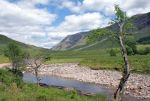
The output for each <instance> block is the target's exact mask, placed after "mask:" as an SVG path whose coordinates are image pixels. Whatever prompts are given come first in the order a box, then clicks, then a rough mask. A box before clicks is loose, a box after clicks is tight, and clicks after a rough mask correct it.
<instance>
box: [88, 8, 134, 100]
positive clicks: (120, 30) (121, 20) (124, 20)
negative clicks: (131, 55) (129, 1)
mask: <svg viewBox="0 0 150 101" xmlns="http://www.w3.org/2000/svg"><path fill="white" fill-rule="evenodd" d="M110 24H111V25H115V26H117V29H116V30H115V31H114V30H111V29H112V28H110V27H107V28H102V29H100V31H99V32H96V30H94V31H92V33H91V35H90V36H89V38H88V40H89V41H90V42H93V41H97V40H101V39H102V38H104V37H106V36H107V38H109V39H111V38H115V39H116V40H117V41H118V43H119V46H120V50H121V56H122V59H123V63H124V64H123V75H122V78H121V80H120V83H119V85H118V88H117V90H116V92H115V93H114V99H116V100H117V101H121V97H122V95H123V93H124V88H125V85H126V82H127V81H128V78H129V76H130V65H129V60H128V55H127V49H126V47H125V36H126V34H129V33H130V29H133V28H134V27H133V25H132V23H131V22H130V21H129V19H128V17H127V16H126V13H125V12H124V11H122V10H121V9H120V7H119V6H118V5H115V18H114V19H113V20H112V21H111V23H110Z"/></svg>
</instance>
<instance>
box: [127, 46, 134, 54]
mask: <svg viewBox="0 0 150 101" xmlns="http://www.w3.org/2000/svg"><path fill="white" fill-rule="evenodd" d="M126 49H127V54H128V55H134V51H133V49H132V48H131V47H130V46H127V45H126Z"/></svg>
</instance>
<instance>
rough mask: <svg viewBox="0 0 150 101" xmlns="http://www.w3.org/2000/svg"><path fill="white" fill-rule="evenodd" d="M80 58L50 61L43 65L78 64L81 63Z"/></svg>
mask: <svg viewBox="0 0 150 101" xmlns="http://www.w3.org/2000/svg"><path fill="white" fill-rule="evenodd" d="M82 60H83V59H81V58H75V59H73V58H70V59H51V60H50V61H46V62H45V64H56V63H78V62H80V61H82Z"/></svg>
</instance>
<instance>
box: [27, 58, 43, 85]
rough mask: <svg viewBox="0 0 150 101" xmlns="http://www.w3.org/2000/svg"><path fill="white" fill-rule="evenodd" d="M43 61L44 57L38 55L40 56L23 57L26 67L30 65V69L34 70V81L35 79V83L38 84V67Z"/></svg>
mask: <svg viewBox="0 0 150 101" xmlns="http://www.w3.org/2000/svg"><path fill="white" fill-rule="evenodd" d="M44 61H45V59H44V58H43V57H40V56H35V57H32V58H30V57H27V58H26V59H25V63H26V65H27V66H28V67H30V70H31V71H34V74H35V77H36V81H37V85H39V83H40V77H39V68H40V67H41V66H42V64H43V62H44Z"/></svg>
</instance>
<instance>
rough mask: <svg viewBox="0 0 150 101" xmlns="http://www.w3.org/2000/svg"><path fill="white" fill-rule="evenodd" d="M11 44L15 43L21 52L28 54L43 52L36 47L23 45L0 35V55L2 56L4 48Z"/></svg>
mask: <svg viewBox="0 0 150 101" xmlns="http://www.w3.org/2000/svg"><path fill="white" fill-rule="evenodd" d="M12 42H13V43H16V44H17V45H18V46H19V47H21V48H22V49H23V50H25V51H29V52H32V53H36V52H39V51H43V50H45V49H44V48H40V47H36V46H33V45H27V44H24V43H22V42H18V41H15V40H13V39H10V38H8V37H6V36H4V35H1V34H0V54H3V50H4V48H5V47H6V46H7V45H8V44H9V43H12Z"/></svg>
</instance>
